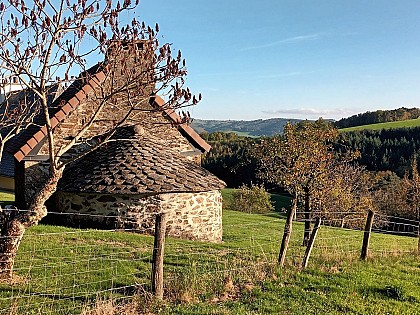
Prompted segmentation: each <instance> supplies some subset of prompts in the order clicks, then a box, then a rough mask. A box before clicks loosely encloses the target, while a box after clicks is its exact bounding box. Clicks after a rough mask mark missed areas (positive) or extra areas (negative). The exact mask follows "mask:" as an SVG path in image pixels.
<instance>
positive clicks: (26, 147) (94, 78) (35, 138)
mask: <svg viewBox="0 0 420 315" xmlns="http://www.w3.org/2000/svg"><path fill="white" fill-rule="evenodd" d="M98 70H99V71H98ZM108 71H109V69H108V66H106V65H105V66H103V65H102V64H101V63H99V64H97V65H95V66H93V67H92V68H90V69H88V70H86V71H84V72H82V73H81V74H80V75H79V77H78V78H77V79H76V80H75V82H73V83H72V84H71V85H70V86H69V87H68V88H67V89H66V91H67V90H70V89H72V88H75V90H76V86H77V85H78V84H80V82H81V81H83V80H87V81H86V83H85V84H83V85H82V86H81V87H80V88H77V90H78V91H77V92H76V93H75V94H74V95H73V97H71V98H70V99H68V100H64V99H63V98H62V97H58V98H57V99H56V100H55V101H54V102H53V103H52V104H51V108H54V107H57V108H58V110H57V111H56V113H54V114H53V116H52V117H50V119H51V127H52V128H55V127H56V126H57V125H58V124H59V123H60V122H62V121H63V120H64V119H65V118H66V117H67V116H68V115H69V114H70V113H71V112H72V111H73V110H75V109H76V108H77V107H78V106H79V104H80V102H81V101H82V100H84V99H85V98H86V97H87V95H88V94H89V93H90V92H91V91H92V90H93V89H94V88H95V87H97V86H99V85H100V84H102V83H103V82H104V81H105V78H106V74H107V72H108ZM90 72H93V73H92V74H90ZM46 136H47V126H46V125H43V126H42V127H41V126H39V130H38V131H37V132H35V133H34V134H33V135H32V137H30V138H29V140H27V141H26V143H24V144H23V145H22V146H20V147H18V148H16V149H17V152H13V153H14V157H15V158H16V160H18V161H19V162H20V161H22V160H23V158H24V157H25V156H26V155H28V154H29V153H30V152H31V151H32V149H33V148H35V146H36V145H37V144H38V143H40V142H41V141H42V140H43V139H44V138H45V137H46Z"/></svg>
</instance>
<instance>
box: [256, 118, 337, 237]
mask: <svg viewBox="0 0 420 315" xmlns="http://www.w3.org/2000/svg"><path fill="white" fill-rule="evenodd" d="M337 135H338V132H337V130H336V129H335V128H334V127H333V126H332V125H331V124H329V123H327V122H325V121H323V120H322V119H319V120H317V121H315V122H309V121H303V122H301V123H297V124H294V125H292V124H290V123H288V124H287V125H286V126H285V127H284V133H283V135H280V136H276V137H273V138H268V139H264V140H262V141H261V144H260V145H258V146H256V150H255V151H256V152H255V154H256V155H257V156H258V158H259V160H260V166H261V168H260V176H261V177H262V178H264V179H266V180H268V181H269V182H272V183H275V184H278V185H280V186H283V187H285V188H286V189H287V190H288V191H289V193H290V194H291V195H292V196H295V198H300V197H301V196H302V197H303V200H304V214H305V231H304V241H303V243H304V245H306V244H307V241H308V240H309V236H310V233H311V223H310V220H311V199H312V195H313V192H314V190H315V189H317V187H321V183H322V182H323V181H324V180H326V174H327V171H328V169H329V168H330V167H331V166H332V165H333V164H334V163H335V159H336V158H335V155H334V152H333V146H332V141H333V140H334V139H336V137H337ZM295 203H296V201H295Z"/></svg>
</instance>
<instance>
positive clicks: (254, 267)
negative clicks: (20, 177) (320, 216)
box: [0, 213, 419, 314]
mask: <svg viewBox="0 0 420 315" xmlns="http://www.w3.org/2000/svg"><path fill="white" fill-rule="evenodd" d="M304 214H305V213H299V214H298V217H297V219H296V220H295V221H294V222H293V233H292V238H291V241H290V244H289V250H288V252H287V255H286V266H285V268H288V267H297V268H298V269H299V266H301V263H302V260H303V257H304V253H305V246H302V244H303V234H304V225H305V224H304V223H305V219H303V217H304ZM61 215H66V214H61ZM241 218H242V219H241V220H234V221H228V222H225V223H224V225H223V228H224V242H222V243H220V244H210V243H205V242H193V241H185V240H177V239H172V238H167V242H166V247H165V257H164V266H165V277H164V284H165V288H166V293H165V294H167V295H171V294H176V293H174V292H180V291H181V289H179V288H180V287H182V290H184V291H185V290H189V289H192V288H193V287H195V289H197V288H199V289H200V290H202V291H205V290H211V291H212V292H213V293H214V294H217V292H219V293H221V292H223V290H225V288H224V285H225V282H226V281H228V280H229V279H235V278H241V279H250V280H249V281H253V280H255V279H261V280H263V279H264V277H265V276H266V275H267V274H268V273H270V272H271V271H272V270H274V269H276V266H277V259H278V255H279V247H280V242H281V239H282V236H283V229H284V222H285V221H284V218H282V217H279V216H278V215H273V216H269V215H267V216H262V215H259V216H258V220H255V215H249V217H248V215H247V214H243V215H242V217H241ZM248 218H249V220H248ZM314 219H315V218H313V219H311V220H310V223H313V222H314ZM365 220H366V217H365V216H363V215H359V216H353V217H352V218H351V220H349V221H347V223H348V222H352V221H355V222H365ZM341 223H342V220H340V219H329V220H328V221H326V223H325V224H324V225H322V226H321V228H320V229H319V233H318V236H317V238H316V240H315V244H314V249H313V251H312V255H311V257H310V261H309V267H311V266H323V268H331V269H332V268H339V267H340V265H341V264H343V263H351V262H352V261H354V260H357V259H359V257H360V252H361V245H362V240H363V237H364V235H365V232H364V230H363V224H362V226H355V225H352V224H349V225H348V226H346V225H344V227H341V226H340V224H341ZM418 226H419V222H418V221H415V220H407V219H404V218H400V217H392V216H379V217H377V219H376V221H375V224H374V227H373V229H372V234H371V240H370V246H369V256H370V257H386V256H395V255H403V254H410V253H414V252H415V251H416V250H417V241H418V239H417V236H418ZM143 233H146V234H147V233H150V230H149V229H144V230H142V229H113V230H94V229H75V228H65V227H53V226H36V227H33V228H31V229H29V230H28V231H27V233H26V234H25V235H24V238H23V240H22V243H21V246H20V249H19V251H18V255H17V257H16V261H15V266H14V276H13V278H12V279H9V280H8V281H3V282H0V314H80V313H81V312H82V311H84V310H86V309H87V308H89V307H94V305H95V304H96V302H97V301H98V299H107V298H112V299H116V300H119V299H123V300H126V299H129V298H130V297H132V296H134V295H136V294H138V292H144V291H150V275H151V271H152V252H153V236H145V235H141V234H143ZM201 287H202V288H201ZM177 288H178V289H179V290H177Z"/></svg>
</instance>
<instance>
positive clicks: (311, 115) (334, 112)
mask: <svg viewBox="0 0 420 315" xmlns="http://www.w3.org/2000/svg"><path fill="white" fill-rule="evenodd" d="M262 112H263V113H264V114H268V115H270V116H281V115H285V116H289V117H291V118H308V119H315V118H318V117H323V118H334V119H339V118H342V117H347V116H351V115H354V114H355V113H356V112H358V111H357V110H355V109H341V108H331V109H318V108H287V109H286V108H285V109H276V110H264V111H262ZM292 116H293V117H292Z"/></svg>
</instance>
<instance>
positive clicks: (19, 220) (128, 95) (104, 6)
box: [0, 0, 198, 278]
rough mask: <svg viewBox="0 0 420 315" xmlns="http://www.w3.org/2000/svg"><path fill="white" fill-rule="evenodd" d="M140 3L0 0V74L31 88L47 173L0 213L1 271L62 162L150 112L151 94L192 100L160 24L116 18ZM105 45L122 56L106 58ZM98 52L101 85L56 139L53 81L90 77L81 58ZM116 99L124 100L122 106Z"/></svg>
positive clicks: (41, 213)
mask: <svg viewBox="0 0 420 315" xmlns="http://www.w3.org/2000/svg"><path fill="white" fill-rule="evenodd" d="M138 4H139V1H138V0H136V2H135V3H133V2H132V1H131V0H124V1H123V2H114V1H112V0H107V1H99V0H90V1H88V0H78V1H75V0H59V1H56V2H51V1H39V0H35V1H32V2H29V3H28V4H25V3H24V2H23V1H14V0H13V1H12V0H9V1H6V2H0V22H1V25H2V28H1V30H0V78H5V79H7V78H12V77H13V78H16V80H17V81H18V83H19V84H20V85H21V86H23V87H25V88H26V89H27V90H28V91H31V92H32V93H34V94H35V95H36V99H37V102H36V106H39V110H40V115H42V116H43V118H44V121H45V126H46V133H47V142H48V155H49V160H48V163H49V173H48V175H47V176H46V178H45V180H44V182H42V183H40V186H39V187H38V190H37V192H36V193H35V195H34V196H33V198H32V200H31V202H30V204H29V206H28V211H24V212H16V213H13V214H10V213H8V214H7V215H6V214H4V215H3V216H2V222H1V227H2V230H1V234H2V235H1V236H2V238H1V242H0V276H1V277H3V278H8V277H10V276H11V275H12V269H13V264H14V258H15V255H16V253H17V250H18V248H19V244H20V241H21V239H22V236H23V234H24V232H25V230H26V229H27V228H29V227H31V226H33V225H35V224H37V223H38V222H39V221H40V220H41V219H42V218H43V217H45V216H46V214H47V209H46V207H45V205H44V203H45V201H46V200H47V199H48V198H49V197H50V196H51V195H52V194H53V193H54V192H55V190H56V187H57V183H58V181H59V179H60V178H61V176H62V174H63V170H64V168H65V166H66V165H67V164H69V163H71V162H73V161H74V160H76V159H78V158H80V157H81V156H83V155H84V154H86V153H87V152H90V151H92V150H94V149H95V148H97V147H98V146H100V145H103V144H104V143H106V142H107V141H109V140H110V139H111V137H112V135H113V134H114V132H115V130H116V128H118V127H120V126H122V125H123V124H136V123H137V122H138V121H139V120H143V119H144V118H145V116H144V115H141V114H140V113H141V112H143V113H144V112H145V111H150V108H149V107H148V106H147V105H148V103H149V98H150V94H152V93H155V94H156V93H163V94H164V95H166V96H167V98H168V101H167V103H166V104H165V105H164V106H162V107H161V108H160V109H161V110H163V109H165V108H168V107H170V108H172V109H176V108H180V107H181V106H186V105H189V104H196V103H197V101H198V100H197V99H196V98H195V96H192V94H191V93H190V91H189V90H188V88H184V77H185V75H186V69H185V60H183V59H182V57H181V53H180V52H178V53H177V54H176V56H175V57H174V56H173V54H172V51H171V45H170V44H164V45H160V44H159V41H158V31H159V28H158V25H156V27H154V28H151V27H149V26H146V25H145V24H144V23H140V22H139V21H137V20H136V19H133V20H132V21H131V22H130V23H127V24H125V25H122V24H121V22H120V18H119V17H120V15H121V13H123V12H125V11H129V10H134V9H136V7H137V6H138ZM137 43H141V45H142V49H141V52H140V53H139V54H140V55H136V57H135V58H131V56H133V55H135V54H134V50H136V47H137ZM110 51H112V53H113V55H114V56H122V58H119V59H118V60H116V59H115V58H112V56H111V55H109V52H110ZM104 55H106V58H105V62H101V63H99V64H98V66H97V67H96V68H95V70H97V71H102V73H103V74H104V75H105V76H106V82H108V83H107V85H104V86H102V85H98V84H95V85H96V87H95V90H94V93H93V94H92V104H93V105H92V108H91V109H90V111H89V112H88V113H86V115H85V117H84V118H83V120H82V121H81V123H80V126H77V128H76V130H75V132H74V134H73V135H72V137H70V138H69V139H68V140H67V142H65V143H60V144H58V143H57V141H56V137H55V134H54V132H53V129H54V126H55V125H54V123H53V119H52V117H50V114H49V104H48V95H49V92H50V86H51V84H53V83H54V84H62V85H64V86H67V85H68V84H71V83H73V84H74V82H73V81H74V79H73V78H72V75H74V74H76V73H79V72H81V73H82V74H81V75H80V76H79V77H78V78H77V79H76V81H75V82H89V81H92V80H93V82H96V81H95V71H92V70H86V63H87V61H86V60H87V59H88V57H89V58H101V56H102V57H103V56H104ZM121 99H124V102H123V104H122V105H120V100H121ZM36 106H35V107H32V106H29V107H30V108H29V112H30V113H35V112H36V111H35V109H36V108H37V107H36ZM111 107H113V108H114V112H115V113H117V114H118V115H117V116H113V117H107V116H106V114H105V109H108V108H111ZM185 117H188V116H185ZM99 140H100V141H99ZM83 143H84V144H85V146H84V148H85V150H82V151H78V152H77V153H76V152H75V151H74V150H73V148H74V147H75V146H79V145H80V144H83Z"/></svg>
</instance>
